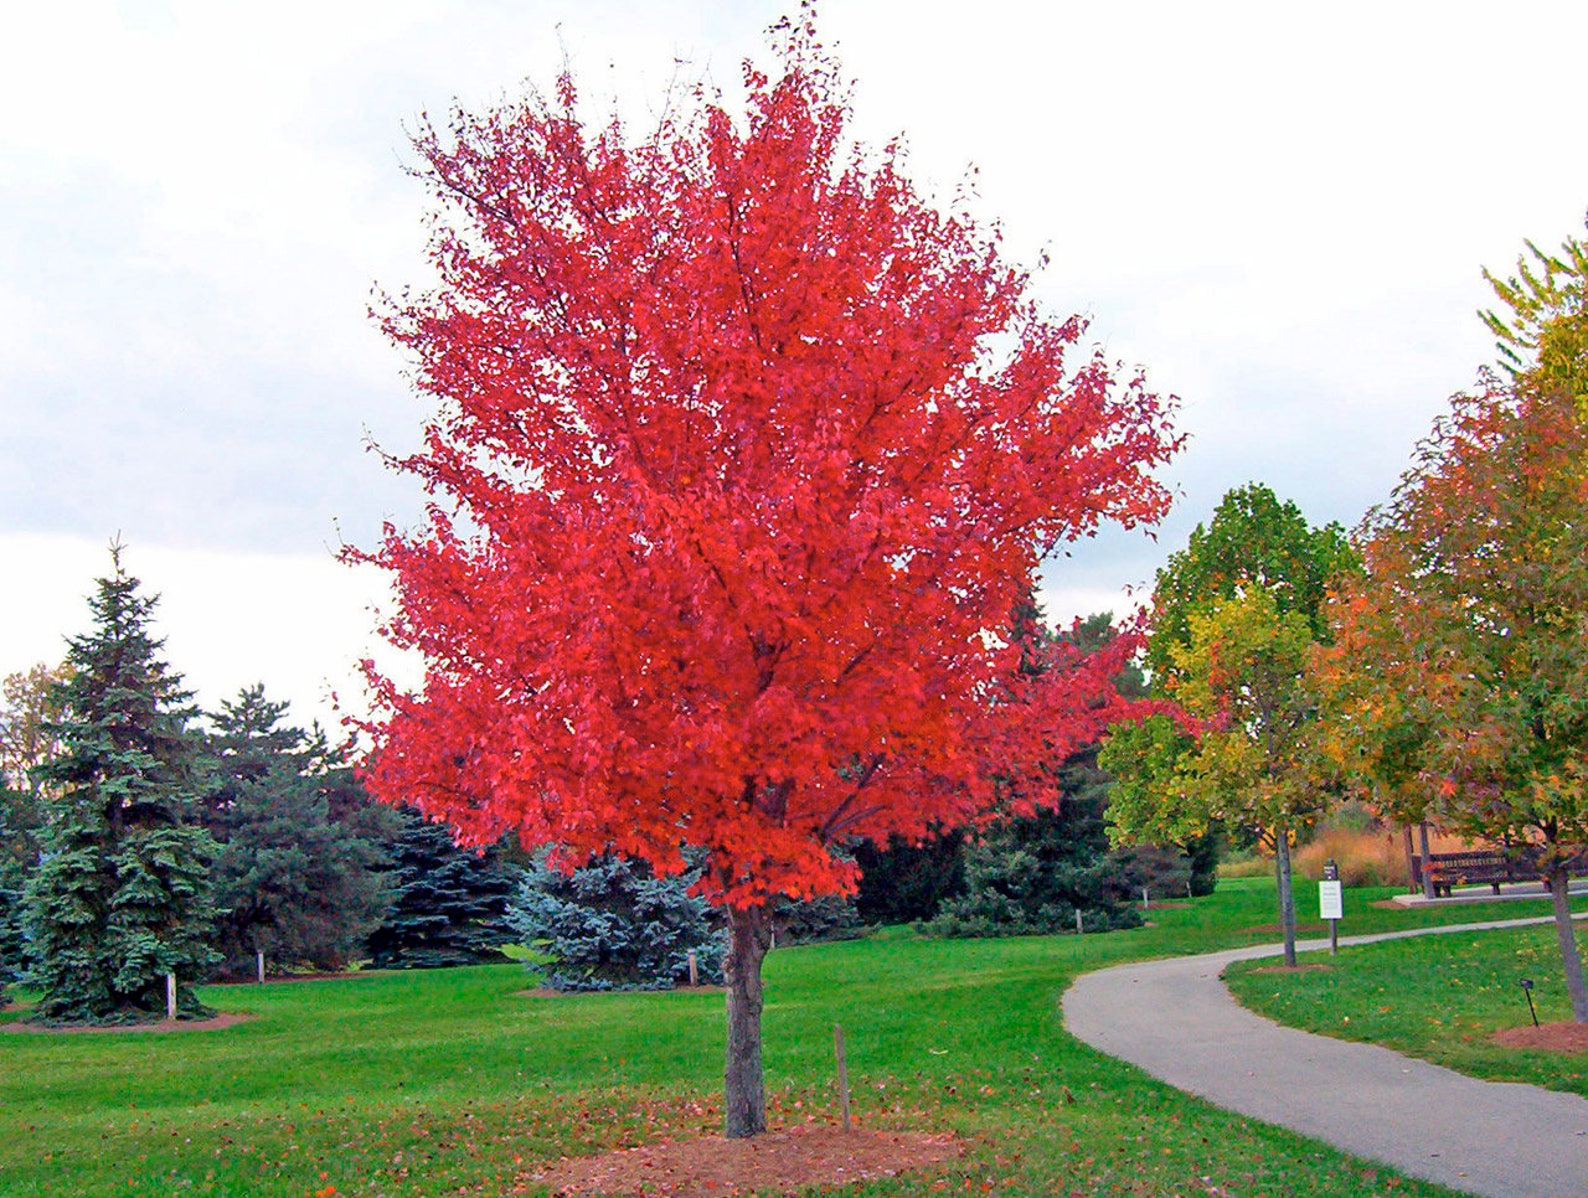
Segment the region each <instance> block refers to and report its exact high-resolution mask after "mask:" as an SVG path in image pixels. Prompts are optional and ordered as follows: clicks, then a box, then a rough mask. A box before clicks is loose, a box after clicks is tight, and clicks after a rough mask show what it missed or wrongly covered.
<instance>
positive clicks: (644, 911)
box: [511, 851, 727, 990]
mask: <svg viewBox="0 0 1588 1198" xmlns="http://www.w3.org/2000/svg"><path fill="white" fill-rule="evenodd" d="M699 876H700V875H699V869H698V867H697V869H695V870H693V871H691V872H689V873H685V874H683V875H681V876H678V877H672V878H658V877H655V876H654V875H653V874H652V873H651V871H650V869H649V867H647V866H646V865H645V864H644V862H640V861H630V860H627V859H626V858H623V857H604V858H601V859H599V860H597V861H593V862H591V863H590V864H589V865H586V866H584V867H583V868H580V869H576V870H574V871H573V872H572V873H564V872H562V871H561V870H558V869H554V868H552V867H550V866H549V865H547V864H546V853H545V852H544V851H543V852H541V853H540V854H538V855H537V856H536V858H535V860H534V861H533V862H532V863H531V865H530V867H529V869H528V870H527V871H526V873H525V877H524V880H523V882H522V884H521V885H520V886H519V889H518V892H517V894H516V896H515V898H514V902H513V912H512V916H511V918H512V921H513V926H514V927H515V928H516V930H517V931H518V934H519V937H520V939H521V940H522V941H523V942H524V943H526V944H527V945H529V946H530V947H531V948H534V949H536V950H537V951H540V952H543V953H545V954H546V955H547V956H549V957H550V961H549V963H548V964H547V965H545V966H544V967H539V968H540V972H541V973H542V974H543V976H544V978H545V981H546V984H547V985H548V986H550V987H551V988H553V989H555V990H668V989H671V988H672V987H674V986H677V985H679V984H681V983H686V982H688V980H689V951H690V950H691V949H693V950H694V951H695V960H696V971H697V975H698V977H699V979H700V981H701V982H703V983H711V984H714V985H715V984H719V983H721V981H722V956H723V952H724V951H725V949H726V947H727V945H726V939H725V937H724V936H723V934H722V932H721V931H720V930H717V929H714V928H713V926H712V913H711V907H710V905H709V904H708V903H707V902H706V900H705V899H702V898H696V897H694V896H692V895H691V894H690V893H689V888H690V886H691V885H693V884H694V882H695V880H696V879H697V878H698V877H699Z"/></svg>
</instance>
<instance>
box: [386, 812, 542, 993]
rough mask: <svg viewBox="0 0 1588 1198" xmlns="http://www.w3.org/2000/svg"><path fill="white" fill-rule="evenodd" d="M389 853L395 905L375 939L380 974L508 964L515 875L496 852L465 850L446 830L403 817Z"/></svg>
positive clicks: (404, 814)
mask: <svg viewBox="0 0 1588 1198" xmlns="http://www.w3.org/2000/svg"><path fill="white" fill-rule="evenodd" d="M401 814H402V820H401V829H400V831H399V832H398V834H397V836H396V838H395V840H394V841H393V842H392V843H391V844H390V845H389V846H388V847H387V850H386V854H387V866H388V868H389V870H390V873H389V875H388V880H389V883H390V886H391V893H392V900H391V906H390V907H389V908H388V909H387V911H386V916H385V919H384V920H383V921H382V923H381V925H380V926H379V927H378V928H376V929H375V931H374V932H373V933H372V934H371V935H370V938H369V953H370V956H371V958H372V959H373V964H374V965H375V966H376V968H378V969H429V968H434V967H437V966H444V965H477V964H480V963H482V962H487V961H500V960H503V957H502V954H501V951H500V949H501V946H502V945H503V944H507V943H509V942H510V941H511V940H512V939H513V932H512V929H511V928H510V927H509V925H508V923H507V904H508V898H509V896H510V895H511V894H512V892H513V886H514V881H515V879H514V877H513V874H512V872H511V871H510V870H509V869H508V868H507V867H506V866H505V865H503V863H502V861H501V859H500V852H499V850H497V849H496V848H490V849H487V850H486V851H485V852H484V853H481V854H477V853H475V852H472V851H469V850H466V849H460V848H459V847H458V846H457V844H456V843H455V842H454V841H453V839H452V834H451V833H450V832H449V831H448V830H447V829H446V828H445V827H444V826H442V825H440V824H435V823H430V822H429V821H427V820H425V819H424V817H422V816H421V815H420V814H419V813H418V812H415V811H403V812H402V813H401Z"/></svg>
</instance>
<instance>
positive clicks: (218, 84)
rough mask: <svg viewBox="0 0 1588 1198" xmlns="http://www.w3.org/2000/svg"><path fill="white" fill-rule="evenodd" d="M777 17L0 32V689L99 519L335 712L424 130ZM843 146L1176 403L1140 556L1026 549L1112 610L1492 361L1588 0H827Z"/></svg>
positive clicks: (231, 8)
mask: <svg viewBox="0 0 1588 1198" xmlns="http://www.w3.org/2000/svg"><path fill="white" fill-rule="evenodd" d="M788 7H791V5H786V4H782V3H771V2H764V0H732V2H729V0H719V2H696V3H686V2H684V0H644V2H641V0H635V2H632V3H619V2H616V0H584V2H583V3H561V2H558V0H516V2H509V0H501V2H487V0H479V2H470V3H462V2H459V3H447V2H433V3H417V2H415V3H403V2H400V0H398V2H394V0H379V2H369V3H365V2H362V0H336V2H335V3H330V4H327V3H324V0H315V2H313V3H306V2H298V0H286V2H274V3H271V4H269V5H264V4H252V5H250V4H241V3H235V4H233V3H215V2H214V0H195V2H192V3H183V2H172V3H160V2H156V0H148V2H142V0H125V2H122V3H109V2H106V3H90V2H82V0H57V2H56V3H54V4H49V5H27V6H23V5H16V6H12V7H11V8H9V9H8V11H7V16H6V34H5V38H4V45H3V46H0V114H3V115H0V561H4V562H5V563H6V565H7V570H6V572H5V582H4V584H3V585H0V673H5V672H9V671H11V670H15V669H21V668H25V667H27V666H29V665H31V664H33V663H34V662H37V661H57V660H59V659H60V657H61V656H62V653H63V642H62V637H63V635H64V634H66V633H73V632H80V631H84V630H85V629H86V628H87V627H88V623H89V616H88V609H87V607H86V605H85V603H84V597H85V596H86V595H87V594H88V593H89V592H90V591H91V590H92V587H93V579H94V577H95V576H96V575H98V574H100V573H103V572H104V571H105V569H106V568H107V567H108V562H109V559H108V557H107V556H106V554H105V551H104V546H105V544H106V543H107V542H108V541H109V540H110V539H111V537H112V536H113V535H115V534H117V533H118V532H119V533H120V535H121V537H122V539H123V540H124V541H125V542H126V543H127V544H128V546H129V548H128V551H127V555H126V560H127V563H128V565H129V567H130V569H131V570H132V571H133V572H134V573H136V574H138V575H139V576H140V577H142V578H143V579H144V580H145V581H146V583H147V584H148V585H149V587H150V589H151V590H155V591H158V592H160V593H161V594H162V595H163V596H164V600H163V605H162V608H161V615H160V626H161V629H162V631H164V632H165V633H166V635H167V636H168V646H167V648H168V656H169V657H170V658H171V661H172V664H173V665H174V666H175V667H176V668H177V669H178V670H180V671H182V672H183V673H185V674H186V675H187V677H188V679H189V681H190V683H192V684H193V685H195V686H196V687H197V688H198V690H199V693H200V697H201V699H202V700H203V701H204V702H205V703H207V704H210V705H213V704H214V703H215V702H217V701H218V700H219V699H220V698H223V697H229V696H231V695H233V694H234V693H235V692H236V690H237V688H239V687H240V686H242V685H245V684H247V683H250V682H253V681H258V680H262V681H264V682H265V683H266V685H267V687H268V688H269V690H270V691H271V692H273V693H274V694H275V695H276V696H278V697H281V698H287V699H290V700H292V702H293V704H294V711H295V714H297V715H298V716H299V717H300V719H302V720H304V721H307V720H308V719H309V718H312V717H316V716H317V717H319V718H322V719H324V718H327V716H328V714H329V710H330V709H329V706H328V703H327V693H328V690H329V688H331V687H335V688H337V689H338V690H339V691H340V693H341V694H342V696H343V698H344V701H350V700H351V699H352V697H353V695H354V694H355V693H356V686H354V684H352V683H350V681H349V666H350V663H351V662H352V661H353V660H355V659H356V658H357V657H359V656H361V655H362V654H363V653H365V652H367V651H369V649H370V647H371V645H372V643H373V639H372V637H371V635H370V627H371V617H370V616H369V614H368V612H367V611H366V607H367V605H368V604H369V603H371V602H373V601H374V597H375V595H377V594H378V584H377V580H374V579H370V578H361V577H358V576H356V575H353V574H352V573H351V572H350V571H348V570H346V569H345V568H343V567H341V566H338V565H337V564H335V562H334V561H333V560H332V552H333V549H334V547H335V546H336V544H337V543H338V542H339V540H340V539H343V538H345V539H346V540H348V541H350V542H354V543H366V544H367V543H368V542H369V541H370V539H371V538H372V536H373V534H374V532H375V531H376V530H377V529H378V527H379V524H380V521H381V520H382V519H384V518H391V519H394V520H396V521H397V522H398V523H400V524H401V523H407V522H409V521H410V520H411V519H412V517H413V515H414V513H415V511H416V507H417V503H416V498H415V495H414V493H413V491H412V488H411V486H410V485H409V484H407V483H405V482H403V481H402V480H400V479H397V478H394V477H393V476H391V475H389V474H387V473H386V472H384V471H383V470H382V468H381V467H380V464H379V462H378V460H377V459H376V458H375V457H374V456H373V455H371V454H369V453H367V452H366V451H365V444H366V441H367V440H368V439H369V438H370V437H374V438H375V439H376V440H377V441H378V442H379V443H381V444H382V445H385V446H387V447H390V448H393V449H399V450H400V449H402V448H403V447H405V446H406V445H408V444H410V443H411V442H412V440H413V438H414V437H415V435H416V433H417V431H418V429H419V427H420V424H421V421H422V420H423V418H424V415H425V409H424V407H423V406H422V405H421V403H420V402H419V401H418V400H417V399H415V398H414V397H413V396H412V395H411V394H410V392H409V391H408V389H407V386H406V384H405V382H404V379H403V376H402V363H401V361H400V359H399V358H398V356H397V354H396V353H395V352H394V351H393V350H391V349H390V348H389V347H387V346H386V345H385V343H384V342H383V341H382V340H381V338H380V337H379V336H378V335H377V334H376V332H375V331H374V329H373V328H372V326H371V323H370V321H369V320H368V318H367V315H366V310H367V306H368V303H369V296H370V289H371V286H372V285H373V284H379V285H381V286H384V287H388V288H396V287H400V286H401V285H402V284H404V283H405V282H409V281H417V282H422V281H423V280H424V277H425V275H424V264H423V259H422V254H421V251H422V249H423V246H424V239H425V234H424V230H423V227H422V223H421V221H422V216H423V212H424V196H423V194H422V189H421V188H420V187H419V185H417V184H416V183H415V182H414V181H413V180H412V179H410V178H408V177H407V176H406V175H405V174H404V170H403V168H404V164H407V163H412V161H413V155H412V153H411V151H410V150H409V148H408V145H407V139H406V136H405V133H404V130H405V128H411V127H412V126H413V124H414V121H415V119H416V117H417V116H418V114H420V113H421V112H423V111H426V110H428V111H430V112H432V113H442V112H444V111H445V109H446V108H447V107H448V105H449V104H450V103H451V101H452V100H453V99H454V97H456V98H459V99H461V100H462V101H463V102H464V104H465V105H466V106H471V107H478V106H481V105H484V104H487V103H489V102H490V101H491V100H492V99H493V98H496V97H500V96H502V95H504V94H512V93H514V92H516V91H517V90H518V87H519V84H520V81H522V80H524V79H526V78H528V79H532V80H536V81H539V82H541V83H549V82H550V81H551V79H552V78H553V76H554V74H555V72H556V70H557V67H558V64H559V63H560V61H561V59H562V56H563V55H564V53H566V54H567V56H568V57H569V58H570V59H571V61H572V63H573V66H574V69H575V72H576V74H577V75H578V76H579V77H580V80H581V84H582V87H583V91H584V93H585V95H586V96H587V97H588V98H590V99H591V100H593V101H594V102H595V106H596V110H595V111H594V112H593V113H592V115H599V113H600V111H601V109H603V108H604V107H605V106H606V102H607V101H606V98H607V97H614V96H615V97H616V98H617V101H618V103H619V104H620V105H621V106H623V107H624V108H625V110H627V111H630V112H636V113H637V112H643V111H644V109H645V106H646V105H648V104H650V103H652V102H654V101H655V100H656V99H657V97H659V96H660V95H661V93H662V91H663V90H664V89H665V87H666V85H667V82H668V80H669V78H671V77H672V75H673V74H674V71H675V66H674V64H675V60H678V59H687V60H688V61H689V62H690V63H691V64H692V65H691V66H690V67H688V68H686V73H695V74H700V73H704V74H706V75H708V77H709V78H711V79H712V80H713V81H715V82H716V83H718V84H720V85H721V86H723V87H724V88H725V89H731V88H732V87H733V86H734V85H735V84H736V82H737V79H738V76H739V63H740V61H741V60H742V59H743V58H744V57H745V56H746V55H752V56H757V57H759V58H761V59H762V60H763V61H766V53H765V41H764V38H763V35H762V30H763V29H764V28H765V27H766V26H767V25H768V24H770V23H771V22H772V21H774V20H776V18H777V17H778V16H779V15H780V14H781V13H782V12H783V11H785V10H786V9H787V8H788ZM820 16H821V28H822V30H823V37H824V40H825V41H827V42H828V43H829V44H831V45H835V46H836V47H837V50H838V54H839V56H840V58H841V60H842V63H843V67H844V69H845V71H846V72H847V73H848V74H849V75H851V76H852V77H853V78H854V80H855V109H856V128H857V130H858V131H859V134H860V135H861V136H862V137H863V138H864V139H866V140H868V141H871V142H873V143H878V142H881V141H885V140H887V139H888V138H890V137H892V136H893V135H894V134H896V133H902V134H904V135H905V137H906V139H907V142H908V144H909V146H910V150H911V157H910V162H911V168H910V169H911V173H912V174H913V175H914V177H915V178H916V179H917V180H918V181H920V182H922V183H923V184H924V185H926V187H927V188H928V189H929V190H931V191H934V192H936V193H937V194H940V195H945V196H946V195H948V194H949V193H950V192H952V191H953V189H954V188H955V187H956V185H958V184H959V182H960V181H961V180H962V179H963V178H964V177H965V174H966V172H967V170H969V169H971V168H975V170H976V172H977V175H976V179H977V189H978V192H979V196H980V199H979V205H980V209H981V211H982V212H983V213H985V214H986V215H988V216H989V217H995V218H997V219H999V220H1001V221H1002V223H1003V226H1004V229H1005V232H1006V245H1007V248H1008V250H1009V253H1010V256H1011V257H1012V258H1014V259H1016V260H1020V261H1025V262H1033V261H1034V260H1035V258H1036V256H1037V254H1038V253H1039V252H1040V251H1042V250H1046V251H1047V253H1048V254H1049V255H1050V257H1051V259H1052V265H1051V266H1050V267H1049V268H1048V269H1047V271H1046V272H1045V273H1044V274H1043V275H1042V276H1041V284H1040V287H1041V293H1042V296H1043V298H1044V300H1045V301H1046V302H1047V303H1048V304H1049V305H1050V306H1051V307H1053V308H1054V309H1056V310H1058V311H1060V312H1082V313H1085V314H1088V315H1089V316H1090V317H1091V321H1092V324H1091V330H1090V336H1091V337H1092V339H1094V340H1095V341H1097V342H1099V343H1100V344H1102V345H1103V346H1104V347H1105V348H1106V350H1107V352H1108V353H1109V355H1110V356H1111V357H1115V358H1118V359H1122V360H1123V361H1125V362H1126V363H1128V364H1132V365H1135V364H1140V365H1142V366H1144V367H1145V368H1146V369H1147V371H1148V375H1149V378H1150V379H1151V381H1152V383H1153V385H1154V386H1155V387H1156V388H1157V389H1159V390H1162V391H1167V392H1173V393H1175V394H1177V395H1178V396H1180V397H1181V400H1182V404H1183V406H1182V409H1181V420H1180V423H1181V427H1182V428H1183V430H1184V431H1185V432H1186V433H1188V434H1189V436H1190V441H1189V444H1188V447H1187V449H1186V451H1185V452H1184V454H1183V455H1182V456H1181V457H1180V459H1179V460H1178V461H1177V462H1176V463H1175V464H1174V466H1173V467H1172V468H1171V469H1170V470H1169V471H1168V472H1167V474H1166V478H1167V480H1168V481H1169V482H1170V483H1171V484H1172V485H1174V486H1175V487H1176V488H1177V489H1178V490H1179V492H1180V493H1181V496H1182V498H1181V500H1180V502H1179V504H1178V505H1177V509H1176V512H1175V513H1174V515H1173V516H1171V518H1170V519H1169V520H1168V521H1167V522H1166V524H1165V525H1164V526H1163V527H1162V528H1161V529H1160V530H1159V538H1158V540H1157V542H1156V543H1154V542H1152V541H1150V540H1148V539H1146V538H1144V537H1142V536H1139V535H1135V536H1129V537H1126V536H1121V535H1117V534H1116V535H1113V536H1105V537H1104V538H1102V539H1101V540H1100V541H1099V542H1097V543H1093V544H1089V545H1083V546H1078V547H1076V549H1075V551H1074V554H1073V556H1072V557H1071V558H1070V559H1068V560H1066V561H1061V562H1057V563H1055V564H1054V565H1052V566H1051V567H1050V568H1049V570H1048V571H1047V573H1046V576H1045V579H1046V592H1045V593H1046V597H1047V601H1048V606H1049V609H1050V614H1051V615H1053V616H1055V617H1060V618H1067V617H1069V616H1072V615H1077V614H1084V613H1086V612H1088V611H1091V610H1095V609H1098V608H1103V607H1112V608H1114V609H1116V610H1119V609H1121V608H1122V607H1123V605H1124V602H1125V600H1124V599H1123V598H1122V588H1125V587H1128V586H1137V587H1150V585H1151V581H1152V575H1153V571H1154V570H1155V569H1156V567H1157V566H1158V565H1159V564H1160V562H1161V561H1162V558H1163V556H1164V555H1165V554H1166V553H1167V552H1169V551H1171V550H1173V549H1175V548H1177V547H1179V546H1180V545H1182V544H1183V543H1184V541H1185V537H1186V535H1187V533H1188V532H1189V530H1190V528H1191V527H1192V526H1193V525H1194V524H1195V523H1196V522H1197V521H1198V520H1202V519H1206V518H1207V516H1208V515H1209V513H1210V512H1211V511H1212V509H1213V507H1214V506H1215V505H1216V504H1217V502H1218V500H1219V498H1220V496H1221V495H1222V494H1223V493H1224V492H1225V491H1227V490H1228V489H1229V488H1231V487H1233V486H1238V485H1240V484H1243V483H1246V482H1248V481H1252V480H1257V481H1261V482H1265V483H1267V484H1269V485H1270V486H1272V487H1273V488H1274V489H1275V490H1276V491H1277V492H1278V493H1279V494H1280V495H1281V496H1282V497H1285V498H1292V499H1295V500H1296V501H1297V502H1298V503H1299V504H1300V505H1301V507H1302V509H1303V510H1304V511H1305V512H1306V513H1307V515H1308V517H1309V518H1311V519H1312V520H1313V521H1315V522H1321V521H1326V520H1338V521H1341V522H1342V523H1344V524H1346V525H1347V526H1350V525H1354V524H1355V523H1356V522H1357V520H1359V519H1360V517H1361V516H1362V514H1363V512H1364V511H1365V510H1366V509H1367V508H1368V507H1369V506H1370V505H1371V504H1373V503H1375V502H1378V501H1380V500H1382V499H1383V498H1385V497H1386V495H1387V494H1388V491H1389V489H1390V488H1391V486H1392V485H1393V484H1394V482H1395V480H1396V478H1397V477H1398V475H1399V474H1400V472H1401V471H1402V470H1403V469H1404V467H1405V465H1406V462H1407V459H1408V456H1409V454H1410V451H1411V449H1412V447H1413V444H1414V443H1415V441H1416V440H1417V439H1418V438H1419V437H1420V436H1422V435H1423V434H1424V433H1425V432H1426V431H1427V429H1428V426H1429V424H1430V422H1431V420H1432V419H1433V417H1434V416H1435V415H1436V414H1437V413H1438V412H1439V411H1440V410H1441V409H1442V408H1443V406H1444V403H1445V400H1446V398H1447V397H1448V396H1449V394H1450V393H1451V392H1452V391H1454V390H1456V389H1458V388H1460V387H1463V386H1465V385H1467V384H1469V383H1470V382H1471V380H1472V378H1473V375H1474V373H1475V371H1476V369H1477V368H1478V367H1479V366H1480V365H1482V364H1483V363H1485V362H1487V361H1490V360H1491V359H1492V357H1493V348H1492V343H1491V341H1492V339H1491V338H1490V337H1489V335H1488V334H1487V332H1486V331H1485V330H1484V329H1483V327H1482V325H1481V324H1480V323H1479V321H1478V320H1477V318H1476V316H1475V315H1474V313H1475V311H1476V310H1477V309H1479V308H1481V307H1485V306H1487V305H1488V302H1489V293H1488V291H1487V289H1486V287H1485V285H1484V283H1483V280H1482V277H1481V274H1480V268H1481V267H1483V266H1485V265H1486V266H1489V267H1490V268H1491V269H1495V270H1497V271H1508V270H1510V268H1511V267H1512V266H1513V265H1514V263H1515V260H1516V258H1517V256H1518V255H1519V253H1521V252H1522V250H1523V248H1524V246H1523V241H1524V239H1528V238H1530V239H1532V240H1534V241H1535V242H1537V243H1538V244H1540V245H1541V246H1544V247H1553V246H1556V245H1558V244H1559V243H1560V242H1561V241H1562V240H1563V239H1564V238H1565V237H1567V236H1571V235H1578V234H1581V233H1582V231H1583V214H1584V208H1585V205H1588V152H1585V149H1588V139H1585V137H1584V132H1583V125H1582V118H1583V104H1582V95H1581V78H1580V63H1579V61H1578V58H1579V55H1578V54H1577V52H1576V51H1577V48H1579V47H1581V46H1583V45H1584V44H1588V5H1584V4H1582V3H1581V2H1580V0H1573V2H1569V3H1568V2H1564V0H1562V2H1558V3H1534V4H1528V3H1511V4H1508V5H1505V6H1503V7H1502V6H1495V5H1476V4H1470V5H1468V4H1460V3H1450V2H1446V3H1437V4H1436V3H1430V4H1396V3H1388V2H1385V0H1377V2H1375V3H1371V4H1366V3H1363V4H1358V3H1335V4H1330V5H1307V6H1301V5H1282V4H1274V3H1271V2H1265V3H1254V4H1229V3H1199V4H1186V3H1164V4H1138V3H1115V4H1097V3H1088V4H1079V3H1069V2H1056V3H1047V4H1043V5H1035V4H1029V3H1011V2H1006V0H983V2H982V3H979V4H974V5H970V4H964V3H954V4H935V3H922V2H921V0H827V2H826V3H824V4H822V5H821V9H820Z"/></svg>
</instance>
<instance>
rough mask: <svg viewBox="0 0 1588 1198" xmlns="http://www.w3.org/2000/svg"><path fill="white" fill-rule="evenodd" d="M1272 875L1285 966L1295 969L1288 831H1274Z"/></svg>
mask: <svg viewBox="0 0 1588 1198" xmlns="http://www.w3.org/2000/svg"><path fill="white" fill-rule="evenodd" d="M1274 873H1275V875H1276V876H1277V880H1278V882H1279V927H1280V930H1281V931H1282V932H1283V933H1284V935H1285V964H1286V965H1288V966H1289V967H1290V968H1292V969H1294V968H1295V967H1296V895H1295V891H1294V890H1292V889H1291V885H1290V829H1289V828H1275V829H1274Z"/></svg>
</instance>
